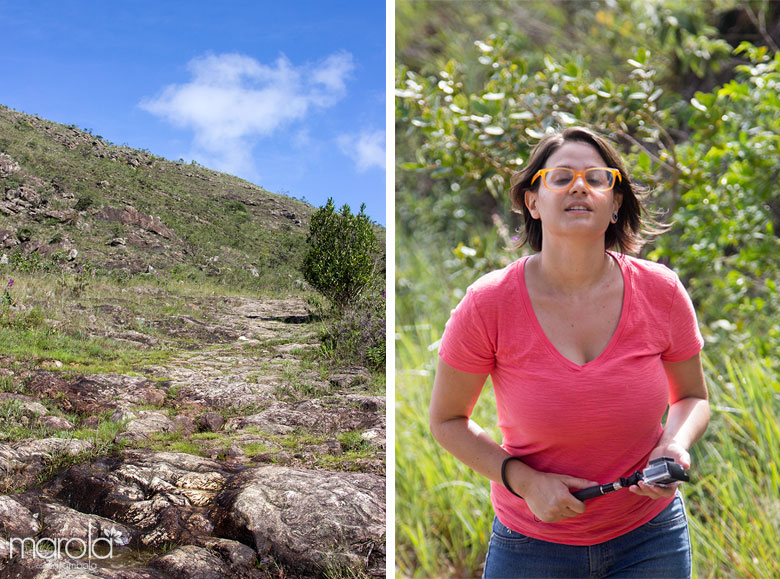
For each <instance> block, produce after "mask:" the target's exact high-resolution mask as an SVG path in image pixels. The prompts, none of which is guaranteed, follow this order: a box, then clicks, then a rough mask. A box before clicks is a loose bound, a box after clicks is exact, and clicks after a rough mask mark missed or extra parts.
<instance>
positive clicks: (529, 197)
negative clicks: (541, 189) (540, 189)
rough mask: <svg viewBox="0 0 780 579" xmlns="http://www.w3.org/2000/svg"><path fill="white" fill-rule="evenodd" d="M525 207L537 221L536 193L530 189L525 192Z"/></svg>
mask: <svg viewBox="0 0 780 579" xmlns="http://www.w3.org/2000/svg"><path fill="white" fill-rule="evenodd" d="M524 195H525V199H524V200H525V206H526V207H527V208H528V212H529V213H530V214H531V217H533V218H534V219H539V210H538V209H537V208H536V197H537V192H536V191H532V190H531V189H526V190H525V194H524Z"/></svg>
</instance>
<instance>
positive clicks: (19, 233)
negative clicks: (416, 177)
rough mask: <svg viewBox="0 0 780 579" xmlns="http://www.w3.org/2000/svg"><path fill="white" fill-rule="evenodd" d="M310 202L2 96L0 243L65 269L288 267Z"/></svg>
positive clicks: (241, 274) (266, 271) (264, 270)
mask: <svg viewBox="0 0 780 579" xmlns="http://www.w3.org/2000/svg"><path fill="white" fill-rule="evenodd" d="M312 209H313V208H312V207H311V206H310V205H308V204H306V203H304V202H301V201H298V200H295V199H291V198H288V197H285V196H282V195H276V194H273V193H269V192H268V191H265V190H263V189H261V188H260V187H257V186H255V185H252V184H251V183H248V182H246V181H242V180H241V179H238V178H236V177H232V176H230V175H225V174H222V173H217V172H215V171H211V170H209V169H206V168H204V167H200V166H197V165H189V164H184V163H173V162H170V161H167V160H165V159H162V158H160V157H156V156H154V155H152V154H150V153H147V152H144V151H139V150H135V149H130V148H128V147H118V146H114V145H111V144H109V143H107V142H105V141H104V140H103V139H101V138H100V137H99V136H95V135H92V134H90V133H86V132H84V131H81V130H79V129H77V128H75V127H73V126H70V127H69V126H64V125H60V124H57V123H52V122H49V121H46V120H43V119H40V118H38V117H35V116H30V115H26V114H23V113H20V112H16V111H13V110H10V109H8V108H5V107H1V106H0V251H2V252H3V253H5V254H10V253H17V252H25V253H31V252H35V253H38V254H40V255H42V256H46V257H51V258H53V259H55V260H57V261H59V262H60V263H67V264H69V266H70V267H71V268H75V269H79V268H83V267H85V266H90V267H102V268H106V269H109V270H113V271H117V272H124V273H130V274H132V273H137V272H145V271H156V272H164V271H170V270H174V271H177V272H178V271H185V272H187V273H190V274H192V272H204V273H206V274H207V275H211V276H220V275H221V276H223V277H224V276H226V275H228V276H230V277H232V278H234V279H236V280H241V281H242V282H244V283H247V284H249V282H250V281H251V280H252V279H254V280H255V281H258V280H262V279H264V278H267V283H273V282H274V281H278V280H280V279H282V278H284V277H286V276H287V275H288V274H289V275H294V272H293V271H292V268H291V264H295V263H297V260H296V258H297V257H298V256H299V254H300V251H301V249H302V246H303V240H304V239H305V233H306V231H307V225H308V219H309V217H310V215H311V213H312Z"/></svg>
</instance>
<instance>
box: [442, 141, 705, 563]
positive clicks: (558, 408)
mask: <svg viewBox="0 0 780 579" xmlns="http://www.w3.org/2000/svg"><path fill="white" fill-rule="evenodd" d="M512 183H513V185H512V189H511V197H512V201H513V205H514V207H515V209H516V210H517V209H519V210H521V211H522V212H523V216H524V221H525V224H524V238H523V240H522V243H528V244H529V245H530V246H531V248H532V249H533V250H534V251H536V253H535V254H534V255H532V256H530V257H524V258H521V259H519V260H518V261H516V262H514V263H512V264H511V265H509V266H507V267H505V268H504V269H502V270H499V271H495V272H492V273H489V274H487V275H485V276H483V277H482V278H480V279H479V280H478V281H477V282H475V283H474V284H473V285H472V286H470V287H469V288H468V291H467V293H466V296H465V297H464V298H463V300H462V301H461V303H460V304H459V305H458V307H457V308H456V309H455V310H453V312H452V315H451V317H450V320H449V321H448V322H447V326H446V329H445V332H444V335H443V337H442V343H441V346H440V350H439V356H440V360H439V367H438V371H437V374H436V379H435V383H434V388H433V394H432V398H431V406H430V426H431V431H432V433H433V435H434V437H435V438H436V440H437V441H438V442H439V443H440V444H441V445H442V446H443V447H444V448H445V449H446V450H448V451H449V452H450V453H451V454H453V455H454V456H455V457H456V458H458V459H459V460H461V461H462V462H464V463H465V464H466V465H468V466H469V467H471V468H473V469H474V470H476V471H477V472H480V473H482V474H483V475H485V476H486V477H488V478H489V479H490V480H491V481H492V482H491V501H492V503H493V508H494V510H495V514H496V517H495V519H494V524H493V533H492V535H491V539H490V544H489V547H488V555H487V559H486V561H485V571H484V576H485V577H555V576H558V577H595V576H607V575H610V576H611V575H615V576H618V575H622V576H628V577H642V576H647V577H667V578H668V577H689V576H690V574H691V556H690V543H689V538H688V528H687V521H686V519H685V512H684V509H683V506H682V502H681V499H680V497H679V494H678V493H677V490H676V485H671V486H668V487H661V486H651V485H647V484H645V483H644V482H641V481H640V482H639V484H638V485H632V486H631V487H630V488H629V489H628V491H625V490H623V491H619V492H615V493H611V494H609V495H606V496H601V497H597V498H594V499H591V500H588V501H587V503H585V502H582V501H579V500H577V499H576V498H575V497H574V496H573V495H572V491H573V490H575V489H582V488H586V487H590V486H594V485H597V484H604V483H608V482H612V481H617V480H618V479H619V478H620V477H628V476H630V475H631V474H633V473H634V472H635V471H637V470H642V469H643V468H645V467H646V466H647V464H648V462H649V461H650V460H651V459H653V458H656V457H661V456H667V457H671V458H673V459H674V460H675V461H676V462H678V463H680V464H681V465H683V466H684V467H685V468H689V467H690V455H689V454H688V451H689V449H690V447H691V445H693V443H694V442H696V440H698V438H699V437H700V436H701V435H702V434H703V433H704V431H705V429H706V427H707V423H708V421H709V405H708V402H707V389H706V386H705V383H704V376H703V373H702V368H701V360H700V350H701V347H702V344H703V342H702V338H701V335H700V333H699V330H698V326H697V323H696V317H695V313H694V311H693V306H692V304H691V301H690V298H689V297H688V295H687V293H686V291H685V289H684V288H683V286H682V284H681V283H680V281H679V279H678V278H677V276H676V275H675V274H674V273H673V272H672V271H671V270H669V269H667V268H666V267H664V266H662V265H659V264H656V263H653V262H649V261H644V260H640V259H636V258H632V257H628V256H626V255H624V254H623V253H616V252H613V251H610V249H612V248H615V247H619V248H620V249H621V251H622V252H635V251H637V250H638V248H639V247H640V246H641V243H642V237H641V233H642V232H643V231H644V230H643V223H642V211H643V210H642V206H641V204H640V200H639V198H638V195H637V193H636V188H635V187H634V186H633V185H632V184H631V181H630V179H629V176H628V174H627V173H626V171H625V169H624V167H623V163H622V161H621V159H620V157H619V155H618V154H617V153H616V152H615V150H614V149H613V148H612V147H611V146H610V145H609V144H608V143H607V142H606V141H605V140H604V139H603V138H601V137H600V136H598V135H597V134H595V133H593V132H591V131H589V130H586V129H582V128H570V129H566V130H564V131H563V132H561V133H557V134H554V135H550V136H547V137H545V138H544V139H543V140H542V141H541V142H540V143H539V144H538V145H537V146H536V148H535V149H534V151H533V153H532V154H531V157H530V159H529V162H528V165H527V166H526V167H525V168H524V169H523V170H522V171H520V172H519V173H517V174H516V175H514V176H513V179H512ZM656 232H657V230H656ZM522 243H521V245H522ZM488 375H490V376H491V378H492V382H493V388H494V391H495V396H496V406H497V414H498V425H499V427H500V428H501V431H502V434H503V444H502V445H501V446H499V445H498V444H497V443H496V442H494V441H493V440H492V438H491V437H490V436H489V435H487V434H486V433H485V432H484V431H483V430H482V429H481V428H480V427H479V426H478V425H477V424H475V423H474V422H473V421H472V420H471V419H470V416H471V412H472V410H473V408H474V405H475V404H476V402H477V399H478V398H479V395H480V393H481V391H482V388H483V385H484V383H485V380H486V379H487V377H488ZM667 409H668V414H667V416H666V420H665V423H664V424H662V419H663V416H664V413H665V412H666V411H667ZM677 484H679V483H677Z"/></svg>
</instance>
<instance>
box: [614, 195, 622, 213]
mask: <svg viewBox="0 0 780 579" xmlns="http://www.w3.org/2000/svg"><path fill="white" fill-rule="evenodd" d="M621 205H623V194H622V193H615V194H614V195H612V212H613V213H617V212H618V210H619V209H620V206H621Z"/></svg>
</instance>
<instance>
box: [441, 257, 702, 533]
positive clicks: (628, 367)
mask: <svg viewBox="0 0 780 579" xmlns="http://www.w3.org/2000/svg"><path fill="white" fill-rule="evenodd" d="M609 253H610V255H612V256H613V257H614V258H615V259H616V261H617V263H618V264H619V265H620V269H621V272H622V274H623V285H624V289H623V309H622V312H621V315H620V322H619V323H618V327H617V329H616V330H615V333H614V335H613V336H612V339H611V340H610V341H609V343H608V344H607V346H606V348H605V349H604V351H603V352H602V353H601V354H600V355H599V356H598V357H597V358H596V359H595V360H592V361H590V362H588V363H587V364H584V365H582V366H580V365H578V364H575V363H574V362H571V361H570V360H568V359H566V358H565V357H564V356H563V355H561V354H560V353H559V352H558V351H557V350H556V349H555V347H554V346H553V345H552V343H551V342H550V341H549V340H548V339H547V336H545V334H544V332H543V331H542V327H541V325H540V324H539V322H538V320H537V318H536V316H535V314H534V311H533V308H532V306H531V300H530V297H529V295H528V290H527V288H526V285H525V277H524V267H525V262H526V260H527V258H521V259H520V260H518V261H516V262H514V263H512V264H511V265H509V266H507V267H505V268H503V269H501V270H498V271H494V272H492V273H489V274H487V275H485V276H483V277H482V278H480V279H479V280H477V281H476V282H475V283H474V284H472V285H471V286H470V287H469V288H468V290H467V292H466V296H465V297H464V298H463V300H462V301H461V302H460V304H459V305H458V306H457V307H456V308H455V310H453V312H452V315H451V317H450V320H449V321H448V322H447V326H446V328H445V331H444V335H443V337H442V341H441V346H440V348H439V355H440V357H441V359H442V360H444V362H446V363H447V364H449V365H450V366H452V367H453V368H455V369H457V370H461V371H463V372H470V373H474V374H486V373H489V374H490V375H491V377H492V381H493V389H494V391H495V396H496V406H497V414H498V426H499V427H500V429H501V432H502V434H503V443H502V445H503V447H504V448H505V449H506V451H507V452H509V453H510V454H511V455H513V456H517V457H519V458H521V459H522V460H523V462H525V463H526V464H528V465H529V466H531V467H532V468H535V469H537V470H540V471H544V472H553V473H558V474H568V475H571V476H576V477H582V478H585V479H589V480H593V481H597V482H599V483H600V484H605V483H608V482H613V481H616V480H618V479H619V478H620V477H626V476H629V475H631V474H633V473H634V471H636V470H642V469H643V468H644V467H645V466H647V460H648V456H649V454H650V452H651V451H652V450H653V448H655V445H656V443H657V441H658V439H659V437H660V436H661V433H662V424H661V421H662V417H663V415H664V412H665V411H666V409H667V405H668V399H669V385H668V381H667V377H666V374H665V372H664V367H663V362H679V361H682V360H687V359H688V358H690V357H691V356H694V355H695V354H696V353H698V352H699V351H700V350H701V347H702V344H703V340H702V337H701V334H700V332H699V328H698V325H697V323H696V314H695V312H694V310H693V305H692V304H691V300H690V298H689V297H688V294H687V292H686V291H685V288H684V287H683V285H682V283H681V282H680V280H679V278H678V277H677V275H676V274H675V273H674V272H672V271H671V270H670V269H668V268H667V267H665V266H663V265H660V264H657V263H654V262H650V261H645V260H641V259H636V258H632V257H628V256H625V255H622V254H616V253H612V252H609ZM491 498H492V503H493V508H494V509H495V512H496V515H497V516H498V518H499V520H500V521H501V522H502V523H503V524H504V525H506V526H507V527H509V528H510V529H513V530H515V531H517V532H519V533H522V534H524V535H528V536H529V537H534V538H537V539H542V540H545V541H552V542H555V543H565V544H569V545H594V544H596V543H601V542H603V541H607V540H609V539H613V538H615V537H617V536H620V535H622V534H624V533H626V532H628V531H631V530H632V529H635V528H637V527H639V526H640V525H642V524H644V523H646V522H647V521H649V520H650V519H652V518H653V517H655V516H656V515H657V514H658V513H660V512H661V511H662V510H663V509H664V508H665V507H666V506H667V505H668V504H669V503H670V502H671V499H657V500H653V499H650V498H646V497H640V496H637V495H634V494H633V493H631V492H629V491H627V490H620V491H617V492H614V493H611V494H608V495H605V496H601V497H597V498H594V499H590V500H588V501H587V503H586V504H587V509H586V512H585V513H584V514H582V515H579V516H577V517H572V518H567V519H564V520H561V521H559V522H556V523H542V522H539V521H537V520H535V517H534V515H533V513H531V511H530V509H528V506H527V505H526V503H525V501H524V500H522V499H519V498H517V497H515V496H514V495H512V494H511V493H510V492H509V491H508V490H506V489H505V488H504V487H503V485H501V484H497V483H492V484H491Z"/></svg>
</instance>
